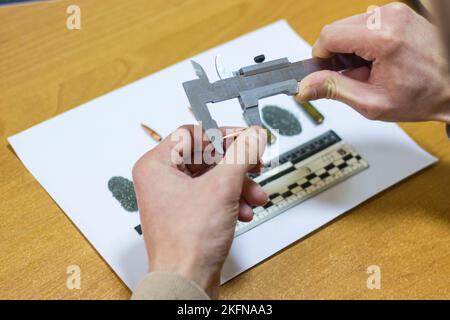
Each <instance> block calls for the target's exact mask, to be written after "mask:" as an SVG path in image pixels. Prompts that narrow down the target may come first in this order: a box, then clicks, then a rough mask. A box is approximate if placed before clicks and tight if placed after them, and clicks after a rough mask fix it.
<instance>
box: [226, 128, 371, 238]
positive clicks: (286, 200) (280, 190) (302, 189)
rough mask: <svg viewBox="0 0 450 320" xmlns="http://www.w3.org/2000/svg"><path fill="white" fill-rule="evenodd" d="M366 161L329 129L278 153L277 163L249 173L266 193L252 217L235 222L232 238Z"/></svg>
mask: <svg viewBox="0 0 450 320" xmlns="http://www.w3.org/2000/svg"><path fill="white" fill-rule="evenodd" d="M368 167H369V164H368V163H367V162H366V161H365V160H364V159H363V158H362V157H361V156H360V155H359V154H358V153H356V152H355V151H354V150H353V149H352V148H351V147H350V146H349V145H348V144H346V143H345V142H343V141H342V139H341V138H340V137H339V136H338V135H337V134H336V133H335V132H334V131H332V130H330V131H328V132H326V133H324V134H322V135H321V136H319V137H317V138H315V139H313V140H311V141H308V142H307V143H305V144H303V145H300V146H298V147H297V148H295V149H293V150H290V151H288V152H286V153H284V154H282V155H281V156H280V160H279V166H277V167H276V168H273V169H269V170H267V171H264V172H263V173H262V174H260V175H251V178H252V179H253V180H254V181H255V182H257V183H259V184H260V185H261V186H262V187H263V189H264V190H265V191H266V192H267V194H268V195H269V202H268V203H267V204H266V205H265V206H264V207H256V208H254V209H253V213H254V216H253V220H252V221H250V222H238V223H237V225H236V232H235V237H237V236H239V235H241V234H243V233H245V232H247V231H249V230H251V229H253V228H255V227H256V226H258V225H260V224H261V223H263V222H265V221H267V220H269V219H272V218H274V217H276V216H277V215H279V214H280V213H282V212H284V211H286V210H287V209H289V208H291V207H293V206H295V205H297V204H299V203H301V202H303V201H305V200H307V199H309V198H311V197H313V196H314V195H316V194H318V193H320V192H322V191H324V190H326V189H328V188H330V187H332V186H333V185H335V184H337V183H339V182H341V181H343V180H345V179H347V178H349V177H351V176H353V175H355V174H357V173H359V172H361V171H362V170H364V169H367V168H368Z"/></svg>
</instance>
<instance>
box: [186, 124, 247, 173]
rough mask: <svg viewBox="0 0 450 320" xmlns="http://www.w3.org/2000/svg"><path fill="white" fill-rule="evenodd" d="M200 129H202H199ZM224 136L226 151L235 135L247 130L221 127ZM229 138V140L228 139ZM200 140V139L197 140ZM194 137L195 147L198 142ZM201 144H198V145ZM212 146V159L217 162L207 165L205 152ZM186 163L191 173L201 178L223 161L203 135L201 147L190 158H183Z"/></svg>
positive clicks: (194, 150) (195, 149)
mask: <svg viewBox="0 0 450 320" xmlns="http://www.w3.org/2000/svg"><path fill="white" fill-rule="evenodd" d="M199 128H200V127H199ZM219 129H220V131H221V133H222V136H223V137H224V149H226V146H227V143H228V142H229V141H230V140H231V141H232V140H233V139H234V137H235V134H237V133H240V132H242V131H244V130H245V128H242V127H221V128H219ZM226 137H229V138H226ZM197 140H198V138H197ZM197 140H196V138H195V137H194V142H193V143H194V145H195V143H196V142H195V141H197ZM196 144H197V145H198V144H199V143H198V142H197V143H196ZM208 146H210V147H211V148H210V150H211V151H212V153H211V157H212V158H213V159H214V160H215V161H214V162H215V163H213V164H211V163H210V161H207V162H208V163H205V157H204V156H205V155H204V152H205V151H206V150H207V147H208ZM183 158H184V161H185V163H186V167H187V169H188V170H189V172H190V173H191V174H192V175H194V176H200V175H202V174H204V173H205V172H206V171H208V170H209V169H211V168H212V167H213V166H214V165H215V164H216V163H217V162H219V161H220V160H221V159H222V156H221V155H219V154H216V153H215V150H214V149H213V147H212V144H211V142H210V141H209V139H208V137H207V135H206V134H203V137H202V141H201V147H199V146H197V147H196V148H194V149H193V151H192V153H191V155H190V156H183Z"/></svg>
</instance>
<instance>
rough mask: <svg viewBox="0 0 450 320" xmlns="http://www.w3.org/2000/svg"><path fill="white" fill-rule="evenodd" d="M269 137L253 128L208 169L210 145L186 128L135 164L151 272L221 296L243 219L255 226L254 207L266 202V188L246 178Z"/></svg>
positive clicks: (134, 173) (192, 127) (202, 136)
mask: <svg viewBox="0 0 450 320" xmlns="http://www.w3.org/2000/svg"><path fill="white" fill-rule="evenodd" d="M222 130H223V129H222ZM199 131H200V134H198V132H199ZM227 133H230V132H229V130H228V131H227ZM265 137H266V132H265V131H264V130H262V129H259V128H257V127H251V128H249V129H247V130H245V131H243V132H242V133H241V134H240V135H239V136H238V137H237V138H236V140H234V142H232V143H231V144H230V145H229V146H228V147H227V148H226V150H227V151H226V154H225V156H224V157H223V158H222V159H218V160H219V161H218V164H217V165H214V164H213V165H208V163H211V162H209V160H207V161H205V159H208V158H207V157H204V155H205V154H206V153H207V151H208V148H209V150H210V149H211V148H210V147H211V145H210V144H209V143H208V142H207V141H206V139H205V136H204V135H203V133H202V132H201V129H199V127H195V126H185V127H181V128H179V129H178V130H177V131H175V132H174V133H173V134H172V135H171V136H170V137H168V138H166V139H165V140H164V141H162V142H161V143H160V144H159V145H158V146H157V147H156V148H154V149H152V150H151V151H149V152H148V153H147V154H145V155H144V156H143V157H142V158H141V159H140V160H139V161H138V162H137V163H136V164H135V166H134V168H133V180H134V185H135V190H136V196H137V201H138V206H139V213H140V218H141V225H142V230H143V235H144V240H145V245H146V248H147V253H148V256H149V263H150V270H151V271H152V272H156V271H163V272H175V273H178V274H180V275H182V276H184V277H186V278H188V279H190V280H192V281H194V282H195V283H197V284H198V285H199V286H200V287H201V288H203V289H204V290H205V292H206V293H207V294H208V295H209V296H210V297H211V298H216V297H217V295H218V288H219V284H220V272H221V269H222V266H223V263H224V261H225V259H226V257H227V255H228V252H229V250H230V246H231V242H232V240H233V236H234V229H235V225H236V222H237V219H238V217H239V219H240V220H242V221H250V220H251V219H252V217H253V211H252V207H251V206H260V205H264V204H265V203H266V202H267V194H266V193H265V192H264V191H263V189H262V188H261V187H260V186H259V185H258V184H256V183H255V182H253V181H252V180H251V179H250V178H248V177H247V176H246V173H247V172H248V171H249V170H252V169H253V170H258V169H259V165H260V162H259V161H260V160H259V159H260V157H261V155H262V153H263V152H264V148H265V141H266V138H265ZM196 146H197V147H198V148H195V149H194V147H196ZM199 155H200V157H198V156H199ZM199 158H200V161H195V163H194V161H191V160H192V159H194V160H195V159H197V160H199Z"/></svg>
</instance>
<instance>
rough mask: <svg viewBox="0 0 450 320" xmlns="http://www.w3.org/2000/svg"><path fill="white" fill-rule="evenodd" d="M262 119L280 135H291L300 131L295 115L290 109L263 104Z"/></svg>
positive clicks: (300, 127)
mask: <svg viewBox="0 0 450 320" xmlns="http://www.w3.org/2000/svg"><path fill="white" fill-rule="evenodd" d="M262 116H263V120H264V122H265V123H267V125H268V126H269V127H271V128H272V129H276V130H278V133H279V134H280V135H282V136H288V137H292V136H295V135H298V134H300V133H301V132H302V126H301V124H300V121H298V119H297V117H296V116H295V115H294V114H293V113H292V112H290V111H288V110H286V109H283V108H280V107H278V106H265V107H264V108H263V109H262Z"/></svg>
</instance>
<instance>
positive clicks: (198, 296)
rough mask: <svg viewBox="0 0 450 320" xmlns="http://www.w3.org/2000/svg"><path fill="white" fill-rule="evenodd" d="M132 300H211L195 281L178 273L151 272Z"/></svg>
mask: <svg viewBox="0 0 450 320" xmlns="http://www.w3.org/2000/svg"><path fill="white" fill-rule="evenodd" d="M131 299H132V300H209V299H210V298H209V296H208V295H207V294H206V293H205V292H204V291H203V290H202V289H201V288H200V287H199V286H198V285H197V284H196V283H194V282H193V281H191V280H189V279H186V278H184V277H182V276H180V275H178V274H176V273H166V272H151V273H149V274H147V275H146V276H145V278H144V279H143V280H142V282H141V283H140V284H139V286H138V288H137V290H136V291H134V292H133V295H132V296H131Z"/></svg>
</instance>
